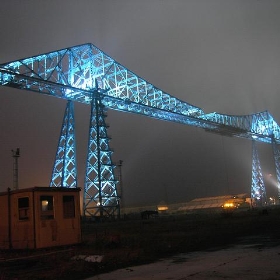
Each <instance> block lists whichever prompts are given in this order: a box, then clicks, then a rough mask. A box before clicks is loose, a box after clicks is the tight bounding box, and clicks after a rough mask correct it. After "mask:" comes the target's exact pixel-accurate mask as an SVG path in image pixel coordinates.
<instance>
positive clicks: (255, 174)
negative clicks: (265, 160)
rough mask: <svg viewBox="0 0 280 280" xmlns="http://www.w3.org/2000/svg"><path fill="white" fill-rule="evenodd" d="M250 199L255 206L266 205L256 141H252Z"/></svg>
mask: <svg viewBox="0 0 280 280" xmlns="http://www.w3.org/2000/svg"><path fill="white" fill-rule="evenodd" d="M251 199H252V202H253V204H255V206H265V205H266V202H267V201H266V190H265V185H264V180H263V174H262V170H261V164H260V160H259V155H258V150H257V145H256V141H254V140H253V141H252V186H251Z"/></svg>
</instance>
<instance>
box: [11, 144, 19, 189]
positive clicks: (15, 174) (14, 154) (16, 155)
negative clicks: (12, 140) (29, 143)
mask: <svg viewBox="0 0 280 280" xmlns="http://www.w3.org/2000/svg"><path fill="white" fill-rule="evenodd" d="M12 157H13V158H14V163H13V183H14V185H13V186H14V190H18V158H19V157H20V150H19V148H17V149H16V150H15V151H14V150H12Z"/></svg>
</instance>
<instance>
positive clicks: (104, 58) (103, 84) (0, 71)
mask: <svg viewBox="0 0 280 280" xmlns="http://www.w3.org/2000/svg"><path fill="white" fill-rule="evenodd" d="M96 81H97V83H98V87H99V88H102V89H103V90H104V89H106V91H103V93H100V94H101V95H102V96H103V99H102V102H103V104H104V105H105V106H106V107H108V108H111V109H114V110H119V111H125V112H132V113H136V114H142V115H145V116H149V117H152V118H157V119H161V120H166V121H172V122H178V123H182V124H186V125H192V126H197V127H201V128H205V129H206V130H208V131H211V132H214V133H220V134H225V135H230V136H237V137H245V138H249V139H252V138H253V137H254V140H256V141H262V142H267V143H271V137H272V136H273V137H274V139H275V141H276V142H277V143H280V129H279V126H278V125H277V123H276V122H275V121H274V120H273V118H272V116H271V115H270V114H269V113H268V112H261V113H257V114H253V115H246V116H229V115H223V114H218V113H215V112H214V113H210V114H205V113H204V112H203V110H202V109H200V108H199V107H196V106H193V105H191V104H189V103H186V102H183V101H181V100H180V99H178V98H175V97H173V96H171V95H169V94H167V93H166V92H164V91H162V90H160V89H158V88H157V87H155V86H154V85H152V84H150V83H148V82H147V81H145V80H144V79H142V78H141V77H139V76H137V75H135V74H134V73H133V72H131V71H130V70H128V69H127V68H125V67H124V66H123V65H121V64H120V63H118V62H116V61H115V60H114V59H112V58H111V57H110V56H108V55H107V54H105V53H104V52H102V51H101V50H100V49H98V48H97V47H95V46H94V45H92V44H84V45H79V46H74V47H70V48H66V49H62V50H58V51H53V52H49V53H46V54H41V55H38V56H34V57H30V58H25V59H21V60H18V61H13V62H8V63H5V64H1V65H0V85H4V86H9V87H16V88H19V89H26V90H31V91H36V92H40V93H43V94H48V95H53V96H56V97H59V98H64V99H67V100H73V101H77V102H82V103H86V104H90V103H91V96H92V90H91V89H93V88H95V83H96ZM264 124H265V128H264Z"/></svg>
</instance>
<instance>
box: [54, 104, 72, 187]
mask: <svg viewBox="0 0 280 280" xmlns="http://www.w3.org/2000/svg"><path fill="white" fill-rule="evenodd" d="M50 187H65V188H76V187H77V167H76V140H75V118H74V104H73V102H72V101H68V102H67V105H66V109H65V113H64V118H63V123H62V127H61V132H60V138H59V142H58V146H57V152H56V157H55V162H54V167H53V171H52V177H51V182H50Z"/></svg>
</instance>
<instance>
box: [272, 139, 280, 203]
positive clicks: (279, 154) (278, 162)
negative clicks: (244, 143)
mask: <svg viewBox="0 0 280 280" xmlns="http://www.w3.org/2000/svg"><path fill="white" fill-rule="evenodd" d="M272 149H273V156H274V163H275V169H276V179H277V190H278V202H279V201H280V184H279V182H280V149H279V145H278V144H277V143H276V141H275V139H274V138H273V139H272Z"/></svg>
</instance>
